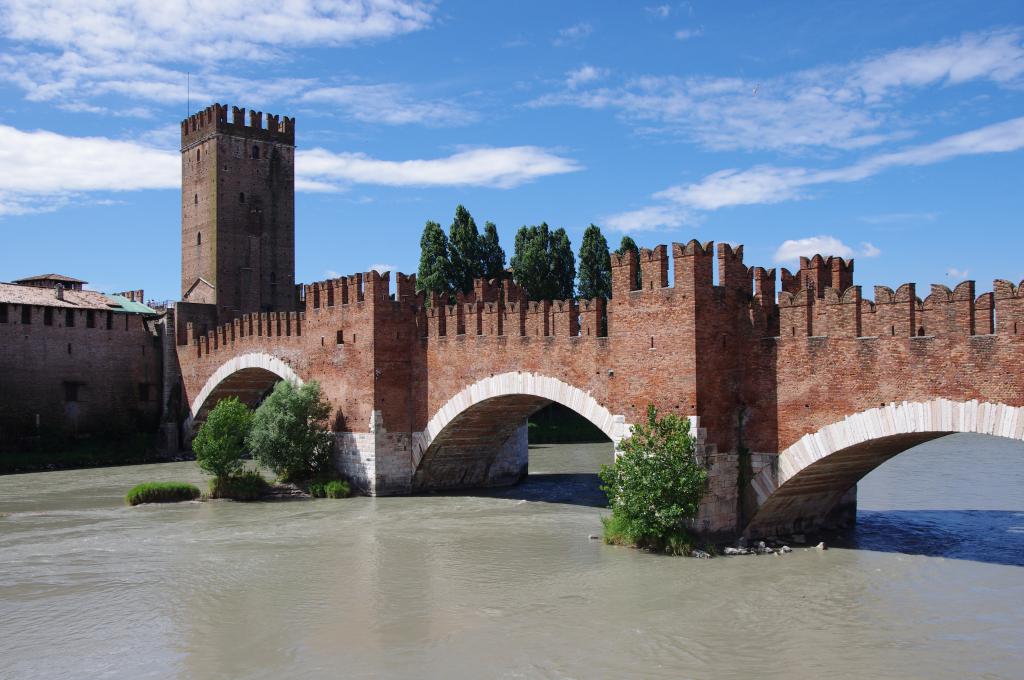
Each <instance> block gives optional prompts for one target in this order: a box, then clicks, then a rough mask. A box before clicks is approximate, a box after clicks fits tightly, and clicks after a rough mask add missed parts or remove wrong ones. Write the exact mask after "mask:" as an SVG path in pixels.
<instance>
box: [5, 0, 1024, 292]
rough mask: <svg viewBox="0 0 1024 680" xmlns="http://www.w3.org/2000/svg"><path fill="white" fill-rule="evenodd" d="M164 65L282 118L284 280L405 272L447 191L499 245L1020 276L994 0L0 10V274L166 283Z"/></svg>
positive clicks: (1021, 242)
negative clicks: (718, 247) (538, 229)
mask: <svg viewBox="0 0 1024 680" xmlns="http://www.w3.org/2000/svg"><path fill="white" fill-rule="evenodd" d="M186 72H189V73H191V106H192V110H193V111H195V110H196V109H198V108H201V107H203V106H206V105H207V104H209V103H212V102H214V101H219V102H221V103H226V104H229V105H237V106H245V107H251V108H256V109H258V110H262V111H265V112H273V113H279V114H285V115H294V116H295V117H296V118H297V146H298V149H299V151H298V158H297V162H296V166H297V167H296V175H297V189H298V193H297V203H296V224H297V257H296V265H297V272H296V276H297V278H298V280H302V281H312V280H318V279H322V278H325V277H326V276H331V275H334V273H336V272H337V273H351V272H355V271H363V270H366V269H368V268H370V267H371V266H386V267H395V268H397V269H399V270H402V271H415V268H416V266H417V262H418V255H419V253H418V249H419V236H420V232H421V230H422V227H423V223H424V221H425V220H428V219H432V220H436V221H438V222H441V223H442V225H445V226H447V225H448V224H449V223H450V222H451V219H452V214H453V212H454V208H455V205H456V204H458V203H463V204H464V205H466V206H467V208H469V210H470V211H471V212H472V214H473V215H474V217H475V218H476V220H477V223H478V224H480V225H481V226H482V225H483V222H484V221H485V220H491V221H493V222H495V223H496V224H497V225H498V228H499V231H500V233H501V237H502V243H503V245H504V246H505V248H506V251H507V252H509V254H511V252H510V251H511V245H512V241H513V236H514V233H515V230H516V229H517V228H518V227H519V226H521V225H523V224H537V223H540V222H541V221H546V222H548V223H549V224H551V225H552V226H556V227H565V228H566V230H567V231H568V232H569V235H570V237H571V238H572V239H573V242H574V245H575V246H576V247H578V245H579V240H580V237H581V235H582V232H583V230H584V229H585V228H586V226H587V225H588V224H590V223H591V222H593V223H595V224H597V225H599V226H601V227H602V229H603V230H604V231H605V233H606V235H607V237H608V240H609V242H610V243H612V244H613V247H614V245H615V244H617V243H618V241H619V239H620V238H621V236H622V234H623V233H629V234H630V235H632V236H633V237H634V238H635V239H636V240H637V242H638V243H640V244H641V245H645V246H651V245H655V244H658V243H668V242H671V241H687V240H689V239H691V238H697V239H700V240H702V241H704V240H714V241H728V242H731V243H743V244H745V254H746V258H745V259H746V262H747V264H748V265H762V266H788V267H790V268H791V269H792V268H794V264H795V259H796V257H798V256H799V255H800V254H809V253H813V252H822V253H824V254H839V255H843V256H847V257H851V256H852V257H855V258H856V261H857V264H856V279H857V281H858V282H859V283H861V284H864V285H865V286H868V287H869V286H871V285H873V284H886V285H891V286H894V287H895V286H896V285H898V284H900V283H903V282H905V281H916V282H917V283H918V285H919V291H923V292H924V293H926V292H927V285H928V284H929V283H933V282H934V283H945V284H947V285H951V286H952V285H955V284H956V283H958V282H959V281H961V280H962V279H963V278H965V277H967V278H972V279H976V280H977V281H978V282H979V284H978V287H979V291H981V290H988V289H989V287H990V285H991V281H992V279H993V278H1009V279H1013V280H1014V281H1019V280H1021V279H1024V258H1022V257H1021V246H1024V237H1022V216H1024V6H1022V5H1021V4H1020V2H1019V1H1017V2H914V3H911V2H905V3H891V2H829V3H797V2H786V3H783V2H779V3H763V2H747V3H739V2H733V3H711V2H684V3H679V2H671V3H669V2H666V3H659V2H651V3H647V4H644V3H620V2H558V3H551V2H516V3H481V2H450V1H444V2H436V3H435V2H416V1H406V0H376V1H375V0H366V1H364V2H351V1H348V0H334V1H330V2H328V1H326V0H323V1H320V2H301V1H298V0H295V1H292V2H281V1H274V2H269V1H268V2H265V1H263V0H249V1H248V2H245V3H232V4H231V5H226V4H225V5H223V6H221V5H219V4H218V3H216V2H209V1H208V2H187V1H184V0H180V1H178V2H170V3H162V2H161V3H153V2H131V1H129V0H119V1H116V2H111V1H109V0H107V1H92V0H32V1H30V2H28V1H26V2H20V1H17V0H0V94H2V97H0V165H2V167H3V172H2V173H0V231H2V234H3V243H4V247H3V248H2V249H0V280H11V279H15V278H18V277H21V276H26V275H31V274H38V273H42V272H49V271H57V272H61V273H65V274H69V275H74V276H78V277H80V278H84V279H87V280H89V281H90V282H92V284H93V287H95V288H99V289H106V290H120V289H128V288H138V287H144V288H145V289H146V291H147V296H149V297H152V298H160V299H163V298H177V297H178V296H179V293H180V291H179V271H180V270H179V267H180V261H179V238H180V236H179V224H180V204H179V200H180V199H179V182H180V177H179V173H180V166H179V161H178V151H177V145H178V141H179V139H178V134H179V128H178V123H179V121H180V120H181V119H182V118H183V117H184V115H185V113H186V107H187V101H186V76H185V74H186ZM866 292H867V294H868V296H870V288H867V289H866Z"/></svg>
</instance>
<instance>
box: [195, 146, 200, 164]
mask: <svg viewBox="0 0 1024 680" xmlns="http://www.w3.org/2000/svg"><path fill="white" fill-rule="evenodd" d="M200 153H201V151H200V150H199V149H196V163H198V162H199V158H200V156H199V154H200Z"/></svg>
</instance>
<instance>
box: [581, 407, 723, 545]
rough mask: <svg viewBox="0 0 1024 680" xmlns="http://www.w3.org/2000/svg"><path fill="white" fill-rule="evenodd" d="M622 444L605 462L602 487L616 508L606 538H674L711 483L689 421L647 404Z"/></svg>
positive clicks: (664, 541)
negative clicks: (698, 457) (644, 416)
mask: <svg viewBox="0 0 1024 680" xmlns="http://www.w3.org/2000/svg"><path fill="white" fill-rule="evenodd" d="M619 447H620V450H621V453H620V454H619V456H618V457H617V458H616V459H615V462H614V463H613V464H612V465H604V466H602V467H601V481H602V482H604V484H603V485H602V486H601V489H602V490H603V491H604V492H605V494H607V496H608V505H609V507H611V509H612V517H611V518H610V520H609V521H608V522H606V523H605V539H606V540H608V541H609V542H626V543H631V544H634V545H638V546H641V547H650V548H657V549H663V548H665V547H667V546H671V545H674V544H676V543H677V542H678V539H679V537H681V536H683V537H685V535H686V523H687V521H688V520H691V519H693V518H695V517H696V516H697V511H698V510H699V509H700V502H701V499H702V498H703V497H704V492H705V490H706V489H707V480H708V473H707V470H705V469H704V467H703V466H702V465H700V464H699V463H698V462H697V461H696V460H695V458H694V454H693V439H692V437H691V436H690V421H689V420H687V419H685V418H682V417H680V416H677V415H675V414H671V413H670V414H667V415H665V416H662V417H660V418H659V417H658V411H657V409H655V407H654V406H648V407H647V422H646V423H640V424H637V425H634V426H633V432H632V434H631V436H630V437H629V438H628V439H624V440H622V442H620V444H619Z"/></svg>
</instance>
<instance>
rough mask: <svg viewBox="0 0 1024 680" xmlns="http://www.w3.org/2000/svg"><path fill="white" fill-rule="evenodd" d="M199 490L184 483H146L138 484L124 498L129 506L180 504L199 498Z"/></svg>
mask: <svg viewBox="0 0 1024 680" xmlns="http://www.w3.org/2000/svg"><path fill="white" fill-rule="evenodd" d="M199 496H200V491H199V488H198V487H196V486H193V485H192V484H186V483H184V482H145V483H143V484H136V485H135V486H133V487H132V488H131V489H130V490H129V491H128V494H127V495H126V496H125V497H124V500H125V502H126V503H127V504H128V505H139V504H141V503H179V502H181V501H194V500H195V499H197V498H199Z"/></svg>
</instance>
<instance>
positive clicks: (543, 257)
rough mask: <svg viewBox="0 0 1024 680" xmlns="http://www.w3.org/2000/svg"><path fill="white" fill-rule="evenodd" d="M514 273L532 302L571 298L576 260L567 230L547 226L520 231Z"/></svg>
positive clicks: (516, 245)
mask: <svg viewBox="0 0 1024 680" xmlns="http://www.w3.org/2000/svg"><path fill="white" fill-rule="evenodd" d="M512 270H513V272H514V274H515V280H516V283H518V284H519V285H520V286H522V287H523V288H525V289H526V292H527V294H528V295H529V296H530V299H531V300H564V299H566V298H570V297H572V296H573V283H574V280H575V278H576V258H575V256H574V255H573V253H572V244H571V243H570V242H569V236H568V235H567V234H566V233H565V229H556V230H555V231H551V229H550V227H548V225H547V224H546V223H542V224H541V225H540V226H532V227H525V226H524V227H522V228H520V229H519V231H518V232H517V233H516V243H515V254H514V255H513V256H512Z"/></svg>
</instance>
